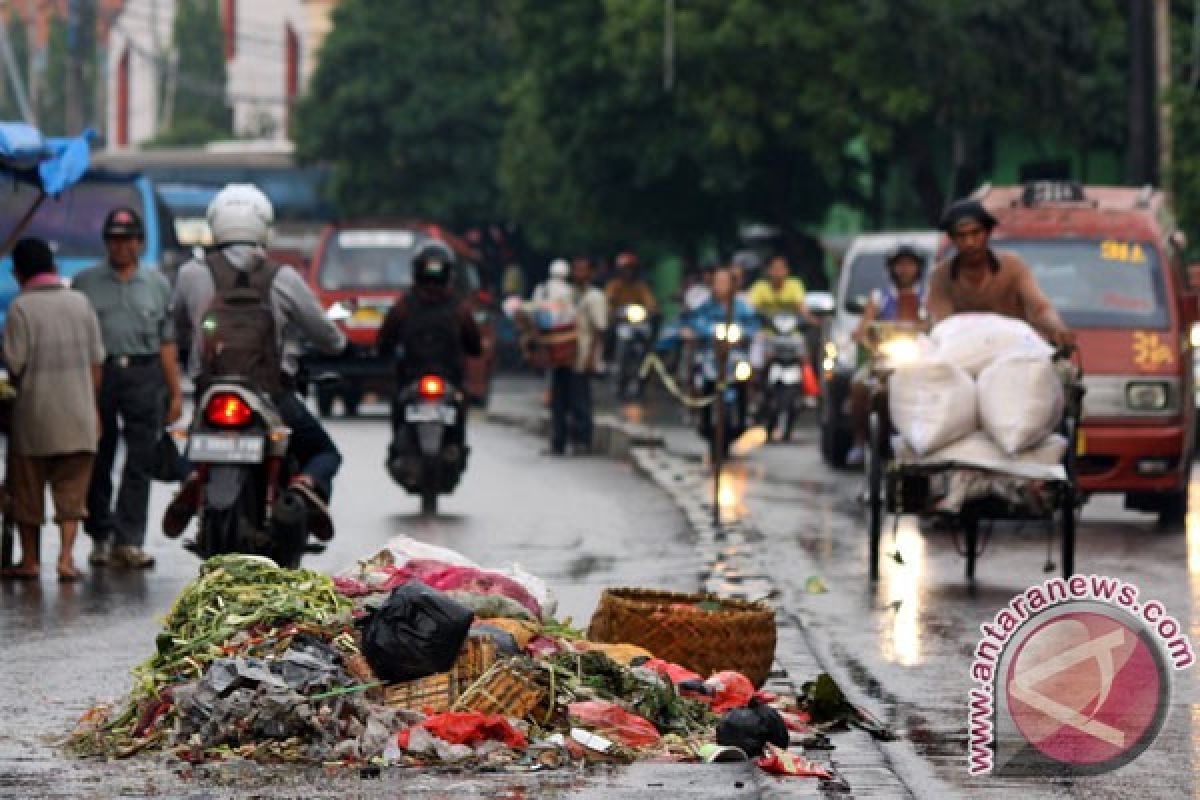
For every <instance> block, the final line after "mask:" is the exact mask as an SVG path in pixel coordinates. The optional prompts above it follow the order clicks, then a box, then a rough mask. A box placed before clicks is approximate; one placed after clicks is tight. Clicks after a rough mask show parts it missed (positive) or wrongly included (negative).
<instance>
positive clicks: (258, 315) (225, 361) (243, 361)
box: [200, 250, 283, 394]
mask: <svg viewBox="0 0 1200 800" xmlns="http://www.w3.org/2000/svg"><path fill="white" fill-rule="evenodd" d="M205 263H206V264H207V265H208V270H209V272H211V273H212V278H213V289H214V295H213V301H212V303H211V304H210V305H209V307H208V310H207V311H206V312H205V313H204V319H203V322H202V323H201V325H200V335H201V336H203V337H204V345H203V347H202V348H201V351H200V352H201V355H200V383H201V385H208V384H209V383H211V382H212V380H213V379H214V378H217V377H220V376H237V377H239V378H245V379H246V380H248V381H250V382H251V384H253V385H254V386H256V387H258V388H259V389H261V390H262V391H265V392H267V393H269V394H275V393H277V392H280V391H282V390H283V374H282V373H283V366H282V365H283V358H282V356H281V354H280V352H279V337H278V335H277V332H276V330H275V314H274V313H273V312H272V311H271V285H272V284H273V283H274V282H275V276H276V275H278V274H279V270H280V266H279V265H278V264H273V263H271V262H269V261H265V262H262V263H260V264H257V265H256V266H253V267H251V268H250V269H248V270H240V269H237V268H235V267H234V266H233V265H232V264H230V263H229V259H227V258H226V257H225V255H224V254H223V253H221V252H220V251H219V250H216V251H213V252H211V253H209V254H208V256H207V257H206V258H205Z"/></svg>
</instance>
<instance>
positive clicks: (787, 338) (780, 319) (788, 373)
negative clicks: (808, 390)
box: [759, 314, 808, 441]
mask: <svg viewBox="0 0 1200 800" xmlns="http://www.w3.org/2000/svg"><path fill="white" fill-rule="evenodd" d="M764 345H765V349H764V353H765V358H764V364H765V365H766V366H765V368H764V373H765V375H764V384H763V387H762V389H763V396H762V405H761V407H760V409H759V417H760V420H761V422H762V424H763V425H764V426H765V427H766V429H767V433H768V434H774V433H776V432H777V431H778V432H779V433H780V435H781V436H782V438H783V439H784V440H785V441H786V440H788V439H791V438H792V430H793V428H794V427H795V424H796V416H797V415H798V414H799V413H800V410H801V407H802V401H803V397H804V364H805V363H806V362H807V361H808V345H807V338H806V336H805V329H804V326H803V325H801V324H800V318H799V317H798V316H796V315H795V314H776V315H775V316H774V317H772V318H771V319H770V320H769V325H768V328H767V331H766V333H765V336H764Z"/></svg>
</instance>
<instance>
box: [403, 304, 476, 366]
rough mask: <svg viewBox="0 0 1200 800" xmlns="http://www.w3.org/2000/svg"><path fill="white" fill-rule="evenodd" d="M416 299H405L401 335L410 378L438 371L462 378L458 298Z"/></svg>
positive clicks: (405, 363)
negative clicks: (432, 301)
mask: <svg viewBox="0 0 1200 800" xmlns="http://www.w3.org/2000/svg"><path fill="white" fill-rule="evenodd" d="M414 300H415V298H411V297H410V298H405V299H404V301H403V302H404V304H405V311H406V312H407V313H406V316H405V319H404V329H403V331H402V333H401V337H400V347H401V356H400V357H401V362H400V363H401V368H402V371H403V372H404V374H405V375H407V376H409V377H410V378H412V377H416V376H417V375H418V374H419V373H422V374H423V373H426V372H436V373H438V374H440V375H444V376H446V377H448V378H450V379H451V380H452V381H454V382H460V381H461V380H462V371H463V362H464V360H465V357H464V355H463V349H462V332H461V331H460V330H459V319H458V303H457V301H456V300H454V299H447V300H446V301H444V302H434V303H431V302H419V301H417V302H414Z"/></svg>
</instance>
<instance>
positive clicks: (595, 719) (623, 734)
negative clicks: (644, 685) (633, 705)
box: [567, 700, 662, 747]
mask: <svg viewBox="0 0 1200 800" xmlns="http://www.w3.org/2000/svg"><path fill="white" fill-rule="evenodd" d="M567 715H568V716H569V717H570V718H571V720H572V721H573V722H575V723H576V724H578V725H580V726H582V727H584V728H587V729H588V730H591V731H594V732H596V733H599V734H600V735H601V736H605V737H607V738H609V739H614V740H616V741H618V742H620V743H621V744H623V745H625V746H626V747H646V746H648V745H652V744H656V743H657V742H658V740H659V739H661V738H662V737H661V736H660V735H659V733H658V729H657V728H655V727H654V724H653V723H652V722H650V721H649V720H647V719H644V718H642V717H639V716H638V715H637V714H631V713H630V712H628V711H626V710H625V709H623V708H621V707H620V706H619V705H617V704H616V703H606V702H604V701H602V700H592V701H588V702H585V703H571V704H570V705H569V706H567Z"/></svg>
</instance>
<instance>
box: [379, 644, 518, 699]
mask: <svg viewBox="0 0 1200 800" xmlns="http://www.w3.org/2000/svg"><path fill="white" fill-rule="evenodd" d="M497 655H498V651H497V649H496V643H495V641H493V640H492V639H491V638H490V637H487V636H473V637H471V638H470V639H467V642H466V644H464V645H463V649H462V652H461V653H459V654H458V658H457V659H456V660H455V662H454V667H453V669H451V670H450V671H449V672H439V673H437V674H436V675H429V676H426V677H424V678H419V679H417V680H415V681H406V682H405V683H393V684H391V685H389V686H387V687H386V688H385V689H384V690H383V695H384V703H385V704H386V705H389V706H392V707H393V708H403V709H407V710H409V711H423V710H425V709H429V710H431V711H433V712H435V713H440V712H442V711H449V710H450V709H451V708H452V707H453V706H454V703H455V702H456V701H457V700H458V698H459V696H460V695H461V694H462V693H463V692H465V691H466V690H467V688H468V687H470V686H471V685H472V684H474V683H475V682H477V681H478V680H479V679H480V678H481V677H483V675H484V673H486V672H487V671H488V670H489V669H491V667H492V665H493V664H495V663H496V658H497Z"/></svg>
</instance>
